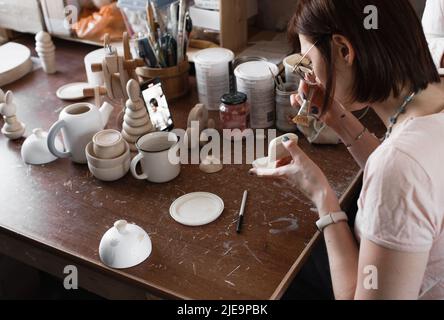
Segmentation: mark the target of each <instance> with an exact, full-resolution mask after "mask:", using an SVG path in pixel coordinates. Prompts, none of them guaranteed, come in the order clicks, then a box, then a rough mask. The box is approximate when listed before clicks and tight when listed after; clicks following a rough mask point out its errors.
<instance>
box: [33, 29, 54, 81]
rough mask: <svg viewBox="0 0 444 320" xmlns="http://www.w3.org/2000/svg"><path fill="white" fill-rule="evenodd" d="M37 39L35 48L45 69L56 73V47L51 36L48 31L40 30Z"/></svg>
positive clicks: (50, 72)
mask: <svg viewBox="0 0 444 320" xmlns="http://www.w3.org/2000/svg"><path fill="white" fill-rule="evenodd" d="M35 41H36V43H35V50H36V51H37V54H38V55H39V58H40V60H41V62H42V67H43V71H45V72H46V73H48V74H53V73H56V72H57V66H56V59H55V50H56V47H55V46H54V43H53V42H52V39H51V36H50V35H49V33H47V32H44V31H40V32H39V33H37V35H36V36H35Z"/></svg>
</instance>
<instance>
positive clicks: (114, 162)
mask: <svg viewBox="0 0 444 320" xmlns="http://www.w3.org/2000/svg"><path fill="white" fill-rule="evenodd" d="M85 151H86V158H87V160H88V164H89V165H91V166H92V167H93V168H97V169H114V168H117V167H120V166H122V165H123V164H126V163H128V162H130V161H131V153H130V148H129V145H128V143H126V142H125V152H124V153H123V154H122V155H121V156H120V157H117V158H115V159H100V158H98V157H97V156H96V154H95V153H94V147H93V142H92V141H91V142H90V143H89V144H88V145H87V146H86V150H85Z"/></svg>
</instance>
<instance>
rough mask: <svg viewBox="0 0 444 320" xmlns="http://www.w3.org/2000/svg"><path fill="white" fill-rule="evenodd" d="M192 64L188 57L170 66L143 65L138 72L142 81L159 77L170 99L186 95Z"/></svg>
mask: <svg viewBox="0 0 444 320" xmlns="http://www.w3.org/2000/svg"><path fill="white" fill-rule="evenodd" d="M189 70H190V64H189V62H188V59H185V60H184V61H183V62H182V63H180V64H179V65H178V66H175V67H170V68H149V67H141V68H138V69H137V71H136V72H137V74H138V75H139V77H140V78H142V81H148V80H152V79H154V78H159V79H160V81H161V82H162V88H163V90H164V93H165V96H166V97H167V98H168V99H171V100H173V99H177V98H180V97H183V96H185V95H186V94H187V93H188V91H189V89H190V85H189V80H188V73H189Z"/></svg>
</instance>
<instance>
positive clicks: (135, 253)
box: [99, 220, 152, 269]
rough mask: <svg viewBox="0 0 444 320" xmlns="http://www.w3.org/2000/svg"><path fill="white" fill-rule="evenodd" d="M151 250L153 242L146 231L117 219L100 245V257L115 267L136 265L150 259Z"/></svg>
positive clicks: (105, 262) (122, 267)
mask: <svg viewBox="0 0 444 320" xmlns="http://www.w3.org/2000/svg"><path fill="white" fill-rule="evenodd" d="M151 251H152V243H151V239H150V237H149V235H148V234H147V233H146V231H145V230H143V229H142V228H140V227H139V226H136V225H133V224H128V222H126V221H125V220H121V221H117V222H116V223H115V224H114V227H113V228H111V229H110V230H108V231H107V232H106V233H105V235H104V236H103V238H102V240H101V242H100V246H99V255H100V259H101V260H102V262H103V263H104V264H105V265H107V266H108V267H110V268H114V269H127V268H132V267H135V266H137V265H139V264H141V263H142V262H144V261H145V260H146V259H148V258H149V256H150V255H151Z"/></svg>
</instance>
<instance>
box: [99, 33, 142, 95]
mask: <svg viewBox="0 0 444 320" xmlns="http://www.w3.org/2000/svg"><path fill="white" fill-rule="evenodd" d="M104 47H105V50H106V57H105V58H104V60H103V62H102V63H99V64H93V65H92V66H91V70H92V71H93V72H103V75H104V80H105V87H106V90H107V93H108V97H109V98H110V99H125V100H126V99H128V98H129V97H128V95H127V92H126V84H127V83H128V81H129V80H130V79H133V80H136V81H138V76H137V74H136V72H135V70H136V68H138V67H142V66H144V65H145V62H144V61H143V60H142V59H133V58H132V55H131V50H130V45H129V37H128V34H127V33H124V34H123V50H124V55H123V56H119V54H118V53H117V50H116V49H115V48H113V47H112V46H111V43H110V37H109V35H108V34H106V35H105V38H104Z"/></svg>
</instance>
